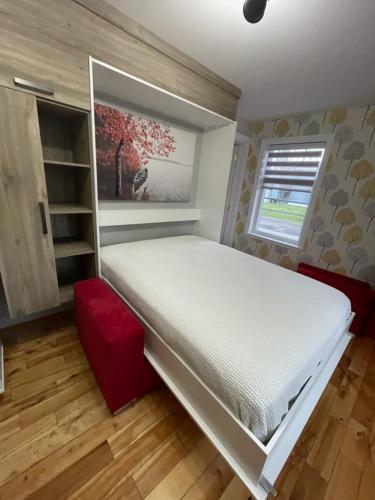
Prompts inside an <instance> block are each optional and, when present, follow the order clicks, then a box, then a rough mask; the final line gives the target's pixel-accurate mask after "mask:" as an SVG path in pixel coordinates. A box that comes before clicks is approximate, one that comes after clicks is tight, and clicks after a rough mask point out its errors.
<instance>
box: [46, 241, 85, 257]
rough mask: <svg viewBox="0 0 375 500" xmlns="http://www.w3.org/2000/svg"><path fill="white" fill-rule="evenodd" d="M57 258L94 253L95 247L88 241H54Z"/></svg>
mask: <svg viewBox="0 0 375 500" xmlns="http://www.w3.org/2000/svg"><path fill="white" fill-rule="evenodd" d="M53 248H54V250H55V258H56V259H61V258H63V257H73V256H74V255H85V254H89V253H94V249H93V248H92V247H91V246H90V245H89V244H88V243H86V241H79V240H78V241H77V240H73V241H61V242H59V241H57V242H55V243H54V245H53Z"/></svg>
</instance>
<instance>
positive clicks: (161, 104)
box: [90, 58, 236, 244]
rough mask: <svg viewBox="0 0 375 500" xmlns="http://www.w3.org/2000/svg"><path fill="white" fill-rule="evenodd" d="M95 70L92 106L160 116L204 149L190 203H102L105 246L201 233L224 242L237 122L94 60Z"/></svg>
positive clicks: (198, 153)
mask: <svg viewBox="0 0 375 500" xmlns="http://www.w3.org/2000/svg"><path fill="white" fill-rule="evenodd" d="M90 70H91V94H92V95H91V97H92V108H94V104H95V102H99V103H100V104H102V101H103V100H104V101H105V103H106V104H107V105H108V106H112V107H115V108H116V107H117V109H121V108H126V109H130V110H131V111H132V112H134V113H136V114H137V113H140V114H143V115H146V116H151V117H155V119H156V120H161V122H162V123H167V124H168V125H169V126H171V127H173V126H176V127H180V128H182V129H184V130H188V131H191V132H193V133H194V134H196V137H197V144H198V145H199V146H198V147H197V149H196V161H195V165H194V173H193V184H192V189H191V196H190V201H189V202H188V203H184V202H180V203H170V202H162V203H154V202H134V201H121V200H116V201H111V202H108V201H102V200H99V201H98V213H99V217H98V220H99V226H100V227H99V229H100V237H101V242H102V244H111V243H115V242H119V241H121V238H122V241H129V240H131V239H147V238H150V237H151V238H152V237H158V235H159V236H172V235H175V234H197V235H200V236H204V237H206V238H210V239H212V240H214V241H219V240H220V237H221V230H222V224H223V216H224V207H225V200H226V193H227V187H228V180H229V172H230V167H231V161H232V152H233V145H234V140H235V133H236V123H235V122H234V121H233V120H231V119H229V118H227V117H225V116H222V115H219V114H218V113H215V112H213V111H211V110H208V109H205V108H203V107H202V106H199V105H197V104H195V103H194V102H190V101H187V100H186V99H183V98H181V97H179V96H177V95H175V94H172V93H171V92H168V91H166V90H164V89H161V88H159V87H156V86H155V85H153V84H151V83H149V82H146V81H144V80H141V79H140V78H137V77H135V76H133V75H130V74H128V73H125V72H124V71H121V70H119V69H117V68H114V67H112V66H110V65H108V64H105V63H103V62H100V61H97V60H95V59H93V58H92V59H91V61H90ZM94 127H95V123H93V129H94ZM93 140H94V141H95V137H94V138H93ZM99 179H100V176H99ZM168 224H169V226H168ZM156 225H157V226H156ZM168 227H169V228H170V231H168ZM158 231H159V233H158Z"/></svg>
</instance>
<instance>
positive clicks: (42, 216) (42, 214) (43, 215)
mask: <svg viewBox="0 0 375 500" xmlns="http://www.w3.org/2000/svg"><path fill="white" fill-rule="evenodd" d="M39 212H40V220H41V221H42V228H43V234H48V229H47V221H46V212H45V210H44V203H43V202H42V201H40V202H39Z"/></svg>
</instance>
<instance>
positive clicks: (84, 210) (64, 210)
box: [49, 203, 92, 215]
mask: <svg viewBox="0 0 375 500" xmlns="http://www.w3.org/2000/svg"><path fill="white" fill-rule="evenodd" d="M49 213H50V214H51V215H59V214H92V210H91V208H88V207H85V206H84V205H77V204H75V203H50V204H49Z"/></svg>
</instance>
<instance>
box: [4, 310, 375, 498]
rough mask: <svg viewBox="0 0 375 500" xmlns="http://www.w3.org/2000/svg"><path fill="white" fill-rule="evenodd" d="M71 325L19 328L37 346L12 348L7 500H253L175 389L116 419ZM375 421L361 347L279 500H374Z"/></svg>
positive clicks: (340, 376)
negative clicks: (146, 499) (178, 400)
mask: <svg viewBox="0 0 375 500" xmlns="http://www.w3.org/2000/svg"><path fill="white" fill-rule="evenodd" d="M69 321H70V323H69ZM69 321H63V320H62V319H60V320H59V322H58V323H56V325H55V324H54V322H53V320H51V319H49V320H47V319H44V320H43V321H42V322H39V323H38V325H39V326H37V325H35V324H34V325H31V326H30V325H29V326H26V327H25V326H22V327H21V326H20V330H21V331H20V333H19V335H18V336H19V337H20V338H22V337H23V336H25V335H26V334H27V332H29V333H30V334H31V336H32V339H31V340H29V341H23V342H22V343H20V344H14V345H9V346H7V347H6V352H5V354H6V355H5V358H6V360H5V373H6V376H7V381H8V382H9V384H8V383H7V391H6V393H5V395H3V396H2V397H0V455H3V457H2V458H1V457H0V479H1V480H2V481H4V482H3V484H2V485H1V486H0V498H1V500H8V498H15V499H17V500H22V499H23V498H27V497H31V498H37V499H38V500H39V499H40V500H44V499H48V498H54V499H55V498H56V499H59V498H67V497H69V498H70V499H71V500H73V499H79V500H84V499H87V500H93V499H94V500H95V499H98V500H99V499H100V500H101V499H104V498H110V499H112V500H117V499H125V498H126V499H130V500H141V499H142V500H143V499H144V498H149V499H156V498H157V499H162V500H168V499H172V498H173V500H178V499H180V498H183V497H185V500H186V499H189V498H190V499H194V500H195V499H199V498H202V499H203V498H204V499H205V500H207V499H211V500H216V499H219V498H221V500H229V499H231V500H232V499H233V500H242V499H243V500H244V499H245V498H247V497H248V492H247V490H246V488H245V486H244V485H243V484H242V483H241V481H240V480H239V479H238V478H237V477H233V475H232V474H233V473H232V471H231V470H230V469H229V467H228V465H227V464H226V462H224V460H223V459H222V457H221V456H220V455H218V454H217V452H216V450H215V449H214V448H213V447H212V445H211V444H210V443H209V442H208V441H207V439H206V438H205V437H203V434H202V432H201V430H200V429H199V428H198V427H197V425H196V424H195V423H194V422H193V421H192V419H191V418H190V417H189V416H188V415H187V413H186V412H185V410H183V409H182V408H181V406H180V405H179V404H178V403H177V401H176V399H175V398H174V397H173V396H172V395H171V393H170V392H169V391H168V389H166V388H162V389H159V390H157V391H155V392H154V393H152V394H150V395H148V396H146V397H144V398H142V399H140V400H139V401H137V402H136V403H135V405H134V406H133V407H129V408H128V409H127V410H126V411H124V412H122V413H120V414H119V415H117V416H115V417H114V416H112V415H111V413H110V412H109V411H108V409H107V408H106V406H105V403H104V400H103V398H102V396H101V394H100V392H99V390H98V388H97V384H96V381H95V378H94V377H93V374H92V372H91V370H90V368H89V367H88V364H87V360H86V357H85V355H84V353H83V351H82V348H81V346H80V344H79V341H78V339H77V335H76V331H75V327H74V324H73V323H72V321H73V320H72V319H70V320H69ZM38 329H39V330H38ZM12 331H13V332H14V333H16V334H17V329H16V330H14V329H13V330H12ZM38 331H39V333H40V336H39V337H37V333H38ZM47 332H48V333H47ZM45 372H46V373H45ZM374 421H375V349H374V342H373V341H369V340H367V339H361V340H358V339H356V340H354V341H353V342H351V344H350V346H349V347H348V349H347V350H346V352H345V354H344V356H343V358H342V360H341V361H340V363H339V366H338V368H337V369H336V370H335V373H334V374H333V376H332V378H331V380H330V383H329V385H328V386H327V388H326V390H325V391H324V394H323V396H322V398H321V399H320V401H319V403H318V405H317V408H316V409H315V411H314V413H313V415H312V417H311V418H310V420H309V422H308V424H307V426H306V429H305V430H304V432H303V433H302V435H301V437H300V439H299V440H298V442H297V444H296V446H295V448H294V449H293V451H292V453H291V456H290V457H289V459H288V461H287V463H286V465H285V467H284V469H283V471H282V472H281V474H280V476H279V478H278V480H277V482H276V487H277V490H278V495H277V497H276V498H277V499H279V500H301V499H314V500H323V499H326V500H328V499H329V500H332V499H335V500H336V499H338V498H340V500H349V499H352V498H353V499H354V498H358V500H367V499H368V500H372V498H373V496H374V495H373V492H374V489H375V426H374ZM198 443H199V445H198ZM111 447H112V450H113V452H114V453H115V455H116V456H114V454H113V452H112V450H111ZM232 477H233V478H232Z"/></svg>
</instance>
